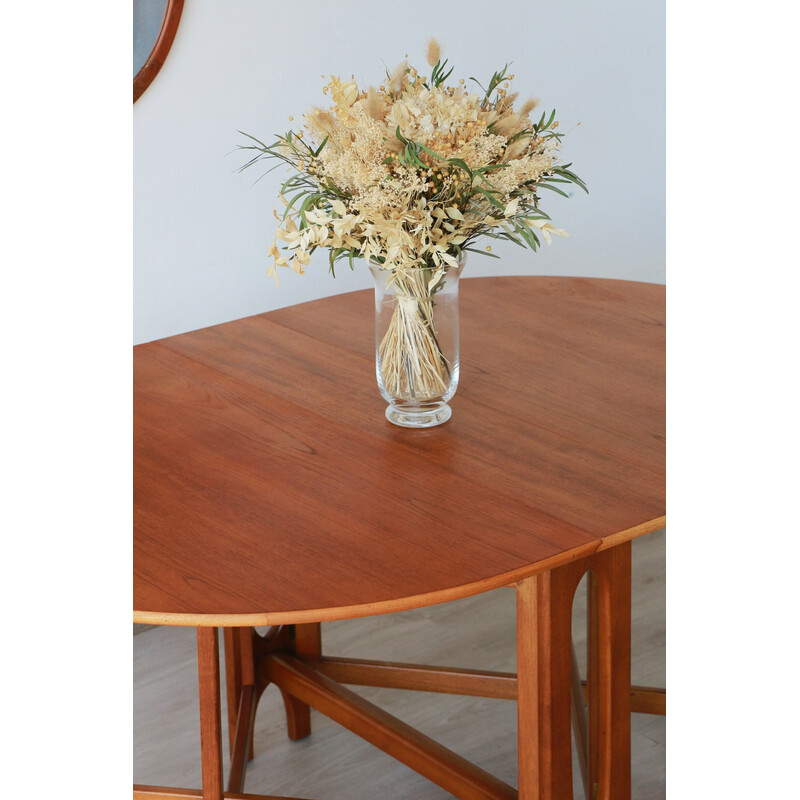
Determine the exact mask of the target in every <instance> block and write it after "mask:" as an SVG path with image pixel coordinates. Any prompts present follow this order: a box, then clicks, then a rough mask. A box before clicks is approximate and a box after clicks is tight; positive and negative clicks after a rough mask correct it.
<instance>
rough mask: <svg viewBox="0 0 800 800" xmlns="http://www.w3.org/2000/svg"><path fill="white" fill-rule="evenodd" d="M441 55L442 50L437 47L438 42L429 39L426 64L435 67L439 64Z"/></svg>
mask: <svg viewBox="0 0 800 800" xmlns="http://www.w3.org/2000/svg"><path fill="white" fill-rule="evenodd" d="M441 55H442V49H441V47H439V42H437V41H436V39H431V40H430V41H429V42H428V63H429V64H430V65H431V66H432V67H435V66H436V65H437V64H438V63H439V59H440V58H441Z"/></svg>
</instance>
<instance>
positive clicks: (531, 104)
mask: <svg viewBox="0 0 800 800" xmlns="http://www.w3.org/2000/svg"><path fill="white" fill-rule="evenodd" d="M538 105H539V101H538V100H537V99H536V98H535V97H532V98H531V99H530V100H526V101H525V103H524V104H523V105H522V108H521V109H520V110H519V113H520V116H521V117H524V116H525V115H526V114H530V112H531V111H533V109H534V108H536V106H538Z"/></svg>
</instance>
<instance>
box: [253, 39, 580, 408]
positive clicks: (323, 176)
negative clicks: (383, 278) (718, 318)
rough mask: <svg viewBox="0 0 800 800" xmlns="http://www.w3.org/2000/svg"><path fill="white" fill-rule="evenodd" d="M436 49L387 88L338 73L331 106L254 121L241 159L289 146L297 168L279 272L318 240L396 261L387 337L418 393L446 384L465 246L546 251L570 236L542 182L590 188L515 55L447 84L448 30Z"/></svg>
mask: <svg viewBox="0 0 800 800" xmlns="http://www.w3.org/2000/svg"><path fill="white" fill-rule="evenodd" d="M427 55H428V58H427V60H428V64H429V65H430V67H431V72H430V76H426V75H420V74H419V72H418V70H417V69H416V68H414V67H412V66H409V65H408V64H407V63H406V62H405V61H404V62H402V63H401V64H400V65H399V66H398V67H397V68H396V69H395V70H394V72H392V73H391V74H390V73H388V72H387V74H386V76H385V80H384V81H383V83H382V84H381V85H380V86H379V87H378V88H377V89H376V88H375V87H374V86H370V87H369V88H367V89H366V90H364V89H360V88H359V87H358V86H357V85H356V83H355V81H354V80H353V79H351V80H349V81H343V80H341V79H340V78H337V77H331V81H330V83H328V85H327V86H325V87H324V89H323V91H324V92H325V93H326V94H328V95H329V96H330V99H331V100H332V102H333V105H332V106H331V107H330V108H328V109H327V110H325V109H320V108H313V109H312V110H311V111H310V112H308V113H307V114H306V115H305V117H304V125H303V127H302V129H301V130H298V131H296V132H295V131H292V130H290V131H289V132H288V133H286V134H285V135H282V136H277V139H276V141H275V142H274V143H272V144H269V145H267V144H264V143H263V142H262V141H260V140H258V139H256V138H255V137H253V136H250V135H249V134H243V135H245V136H247V137H248V138H249V140H250V143H248V144H247V145H243V146H242V148H241V149H244V150H252V151H255V155H253V157H252V158H251V159H250V160H249V161H248V162H247V163H246V164H245V165H244V166H243V167H242V169H245V168H247V167H250V166H252V165H254V164H256V163H258V162H260V161H261V160H263V159H277V161H278V163H277V164H276V165H275V167H277V166H281V164H286V165H288V166H289V167H291V168H292V169H293V171H294V172H293V174H292V175H291V176H290V177H289V179H288V180H286V181H285V183H284V184H283V185H282V187H281V190H280V197H281V200H282V201H283V203H284V205H285V208H284V210H283V214H282V215H281V216H278V214H277V213H276V218H277V219H278V221H279V223H280V224H279V226H278V228H277V231H276V234H275V241H274V242H273V244H272V246H271V247H270V251H269V252H270V255H271V256H272V258H273V264H272V265H271V266H270V269H269V273H270V275H273V276H275V278H276V280H277V267H289V268H291V269H293V270H294V271H295V272H298V273H301V274H302V273H303V272H304V269H305V267H306V265H307V264H308V263H309V260H310V256H311V254H312V253H313V252H314V251H315V250H316V249H317V248H319V247H325V248H328V250H329V260H330V270H331V272H332V273H333V272H334V269H335V264H336V263H337V262H338V261H340V260H341V259H343V258H346V259H347V260H348V262H349V264H350V267H351V268H352V267H353V260H354V259H356V258H364V259H367V260H368V261H369V262H370V263H372V264H373V265H379V266H380V267H381V268H382V269H383V270H385V271H386V273H387V281H389V282H394V291H395V294H396V296H397V298H398V304H397V308H396V309H395V313H394V315H393V317H392V322H391V324H390V325H389V329H388V330H387V332H386V335H385V337H384V339H383V341H382V342H381V345H380V358H381V362H382V369H383V374H384V381H385V382H387V386H386V388H387V390H388V391H389V392H390V393H391V394H393V395H395V396H398V397H412V398H415V399H416V400H419V401H422V400H423V399H424V398H426V397H435V396H437V395H440V394H441V389H442V386H443V385H446V383H447V381H448V377H449V374H450V365H449V364H448V363H447V359H446V358H445V357H444V355H443V354H442V352H441V349H440V348H439V346H438V342H437V338H436V324H435V314H434V313H433V309H434V306H435V296H436V293H437V291H438V289H439V288H441V286H442V285H443V277H444V276H445V274H446V273H447V271H448V270H452V269H454V268H456V267H458V265H459V263H460V262H461V260H462V258H463V256H464V254H465V253H466V252H478V253H482V254H485V255H490V256H492V257H497V256H496V255H495V254H493V253H491V247H486V250H485V251H484V250H480V249H477V248H476V247H475V244H476V242H477V240H478V239H480V238H481V237H488V238H491V239H500V240H508V241H511V242H514V243H515V244H517V245H519V246H521V247H523V248H524V247H529V248H531V249H532V250H536V249H537V248H538V247H539V245H540V239H544V240H545V241H546V242H548V243H549V242H550V239H551V236H554V235H555V236H566V235H567V234H566V232H565V231H563V230H561V229H559V228H556V227H554V226H553V225H552V224H551V222H550V217H549V216H548V215H547V214H546V213H545V212H544V211H543V210H542V209H541V208H540V207H539V195H538V192H539V189H542V188H544V189H548V190H550V191H554V192H557V193H558V194H561V195H564V196H568V195H567V194H566V192H564V191H563V189H561V188H560V187H559V184H575V185H577V186H579V187H580V188H582V189H583V190H584V191H586V186H585V185H584V183H583V181H582V180H581V179H580V178H579V177H578V176H577V175H576V174H575V173H573V172H571V171H570V169H569V167H570V166H571V165H570V164H559V161H558V149H559V145H560V140H561V138H562V136H563V134H562V133H560V132H559V131H558V122H557V121H556V118H555V111H552V112H551V113H550V114H547V113H543V114H542V115H541V116H540V117H539V118H538V119H537V120H536V121H534V118H532V117H531V116H530V115H531V112H532V111H533V110H534V108H535V107H536V105H537V101H536V100H533V99H531V100H528V101H526V102H524V103H523V104H522V105H521V106H520V107H519V108H515V101H516V99H517V95H516V94H514V93H512V92H511V90H510V85H511V81H512V80H513V78H514V76H513V75H508V74H507V72H508V65H506V66H505V67H504V68H503V69H502V70H500V71H498V72H495V73H494V75H492V78H491V80H490V81H489V83H488V86H487V87H485V88H484V87H483V86H482V85H481V84H480V83H478V81H477V80H475V79H474V78H470V81H474V82H475V84H476V85H477V86H478V87H479V88H480V90H481V91H480V92H478V91H471V90H470V89H469V88H468V86H467V85H466V83H465V81H464V80H463V79H461V80H459V82H458V85H456V86H448V85H446V84H445V81H446V80H447V79H448V78H449V77H450V75H451V73H452V71H453V70H452V67H451V68H450V69H447V60H446V59H445V60H442V59H441V55H440V50H439V46H438V44H437V43H436V41H435V40H431V42H430V44H429V46H428V54H427ZM289 119H290V120H291V119H292V118H291V117H290V118H289ZM275 167H273V168H275ZM279 243H280V245H279Z"/></svg>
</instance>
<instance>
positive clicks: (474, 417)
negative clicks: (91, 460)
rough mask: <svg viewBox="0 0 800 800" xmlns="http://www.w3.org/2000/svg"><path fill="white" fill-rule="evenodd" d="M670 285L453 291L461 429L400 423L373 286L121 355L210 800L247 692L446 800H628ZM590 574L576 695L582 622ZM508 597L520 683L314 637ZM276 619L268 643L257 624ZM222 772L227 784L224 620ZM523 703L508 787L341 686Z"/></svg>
mask: <svg viewBox="0 0 800 800" xmlns="http://www.w3.org/2000/svg"><path fill="white" fill-rule="evenodd" d="M664 294H665V291H664V287H663V286H660V285H654V284H646V283H635V282H628V281H614V280H600V279H581V278H553V277H505V278H472V279H470V278H467V279H465V280H464V281H463V282H462V295H461V314H460V316H461V380H460V384H459V388H458V392H457V394H456V396H455V398H454V399H453V400H452V401H451V405H452V408H453V416H452V418H451V419H450V420H449V421H448V422H447V423H445V424H444V425H441V426H439V427H436V428H431V429H427V430H408V429H404V428H398V427H395V426H393V425H391V424H390V423H389V422H388V421H387V420H386V418H385V417H384V413H383V411H384V404H383V401H382V399H381V397H380V395H379V394H378V391H377V387H376V385H375V378H374V349H373V347H374V332H373V325H374V310H373V299H372V293H371V292H369V291H361V292H353V293H350V294H343V295H339V296H335V297H330V298H327V299H324V300H318V301H314V302H310V303H304V304H302V305H298V306H294V307H291V308H285V309H281V310H278V311H272V312H269V313H266V314H261V315H258V316H254V317H249V318H246V319H241V320H238V321H235V322H230V323H226V324H222V325H216V326H214V327H210V328H205V329H203V330H197V331H193V332H191V333H185V334H182V335H179V336H174V337H171V338H167V339H163V340H160V341H156V342H151V343H148V344H143V345H139V346H137V347H135V348H134V539H133V544H134V550H133V561H134V608H135V612H134V621H135V622H139V623H155V624H160V625H188V626H195V627H196V628H197V642H198V669H199V697H200V728H201V748H202V790H192V789H177V788H174V789H173V788H167V787H154V786H135V787H134V797H135V798H140V799H141V800H143V799H144V798H186V797H202V798H204V799H205V800H221V798H223V797H226V798H245V797H249V798H256V797H264V796H263V795H253V794H244V778H245V772H246V766H247V762H248V760H249V759H251V758H252V757H253V750H252V743H251V739H252V730H253V720H254V718H255V714H256V708H257V703H258V699H259V696H260V694H261V693H262V692H263V691H264V689H265V688H266V687H267V686H268V685H269V684H274V685H275V686H277V688H278V689H279V690H280V692H281V693H282V695H283V698H284V702H285V707H286V715H287V722H288V734H289V736H290V737H291V738H293V739H299V738H302V737H305V736H308V735H309V734H310V732H311V727H310V712H309V709H310V708H315V709H317V710H318V711H320V712H321V713H323V714H325V715H327V716H329V717H330V718H332V719H333V720H335V721H336V722H338V723H340V724H342V725H344V726H345V727H347V728H349V729H350V730H351V731H353V732H355V733H357V734H358V735H360V736H363V737H365V738H366V739H367V740H369V741H370V742H372V743H373V744H375V745H377V746H378V747H380V748H381V749H383V750H384V751H385V752H387V753H389V754H390V755H391V756H393V757H394V758H396V759H398V760H400V761H402V762H403V763H405V764H407V765H408V766H410V767H412V768H413V769H415V770H417V771H418V772H419V773H421V774H422V775H424V776H426V777H427V778H429V779H430V780H432V781H434V782H436V783H437V784H439V785H440V786H441V787H443V788H444V789H445V790H447V791H449V792H451V793H452V794H453V795H455V796H456V797H459V798H464V800H467V799H473V798H474V799H475V800H478V799H481V800H483V799H485V798H492V799H493V800H497V799H499V798H517V797H519V798H520V799H521V800H533V799H534V798H537V799H542V800H544V799H545V798H547V799H548V800H561V799H562V798H570V799H571V798H572V796H573V795H572V791H573V789H572V762H571V729H572V726H574V730H575V735H576V743H577V745H578V750H579V755H580V757H581V766H582V768H583V780H584V790H585V791H586V793H587V795H588V796H589V797H594V798H596V800H628V798H629V797H630V713H631V711H632V710H640V711H650V712H653V711H656V712H657V713H663V709H664V699H665V695H664V694H663V693H659V690H652V689H647V688H639V689H637V688H635V687H634V689H633V690H632V687H631V685H630V604H631V595H630V569H631V541H632V540H633V539H634V538H636V537H638V536H642V535H644V534H647V533H649V532H652V531H654V530H656V529H659V528H662V527H664V525H665V496H664V495H665V479H664V361H665V342H664ZM587 571H588V572H589V574H590V581H589V584H588V585H589V587H590V589H589V599H590V604H589V608H590V613H589V647H588V652H589V657H588V664H587V668H586V681H585V685H582V684H581V682H580V678H579V677H578V670H577V667H576V665H575V663H574V651H573V648H572V641H571V608H572V599H573V595H574V592H575V589H576V587H577V585H578V582H579V581H580V579H581V577H582V576H583V575H584V574H585V573H586V572H587ZM504 586H505V587H513V589H514V590H515V591H516V595H517V671H516V673H515V674H511V673H485V672H477V671H474V670H467V669H464V670H458V669H453V668H437V667H434V666H430V667H429V666H419V665H409V664H395V663H386V662H377V661H367V660H363V659H346V658H329V657H326V656H325V655H324V654H323V653H322V647H321V636H320V623H322V622H325V621H328V620H339V619H348V618H356V617H361V616H367V615H375V614H385V613H389V612H393V611H399V610H403V609H413V608H420V607H423V606H428V605H432V604H435V603H441V602H445V601H448V600H453V599H456V598H461V597H466V596H468V595H474V594H478V593H481V592H485V591H488V590H491V589H496V588H499V587H504ZM264 626H268V632H267V633H266V634H264V635H262V634H260V633H259V632H258V631H256V630H254V628H255V627H260V628H263V627H264ZM219 628H222V629H223V630H224V661H225V679H224V688H225V691H226V692H227V701H228V709H229V713H228V720H227V723H228V726H229V731H230V742H231V767H230V770H229V774H228V779H227V782H226V783H223V768H222V764H223V758H222V732H221V731H222V724H221V695H220V692H221V688H222V685H223V680H222V677H221V667H220V658H219V655H220V654H219V645H218V641H219V640H218V635H217V634H218V629H219ZM348 684H349V685H359V684H361V685H374V686H391V687H396V688H406V689H416V690H424V691H438V692H450V693H457V694H468V695H477V696H485V697H496V698H504V699H506V700H509V699H511V700H516V702H517V705H518V712H517V713H518V734H517V735H518V766H519V770H518V773H519V776H518V784H519V785H518V788H515V787H512V786H509V785H507V784H506V783H504V782H502V781H500V780H498V779H497V778H495V777H493V776H492V775H490V774H489V773H487V772H485V771H484V770H482V769H480V768H478V767H477V766H475V765H473V764H471V763H469V762H468V761H466V760H465V759H463V758H461V757H460V756H458V755H456V754H455V753H453V752H452V751H450V750H448V749H446V748H444V747H442V746H441V745H440V744H438V743H437V742H435V741H433V740H432V739H430V738H429V737H427V736H425V735H423V734H422V733H420V732H418V731H416V730H414V729H413V728H411V727H409V726H408V725H406V724H404V723H403V722H401V721H400V720H398V719H396V718H394V717H392V716H390V715H389V714H387V713H386V712H384V711H383V710H381V709H380V708H378V707H376V706H374V705H373V704H371V703H368V702H367V701H366V700H364V699H363V698H362V697H360V696H359V695H357V694H356V693H355V692H353V691H352V690H350V689H348V688H345V685H348Z"/></svg>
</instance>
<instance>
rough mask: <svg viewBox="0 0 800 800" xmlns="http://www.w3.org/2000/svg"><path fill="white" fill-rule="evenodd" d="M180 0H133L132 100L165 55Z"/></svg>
mask: <svg viewBox="0 0 800 800" xmlns="http://www.w3.org/2000/svg"><path fill="white" fill-rule="evenodd" d="M181 11H183V0H133V102H134V103H135V102H136V101H137V100H138V99H139V97H141V95H142V92H143V91H144V90H145V89H146V88H147V87H148V86H149V85H150V84H151V83H152V82H153V78H155V77H156V75H158V71H159V70H160V69H161V67H162V65H163V64H164V61H165V60H166V58H167V53H169V49H170V47H172V41H173V40H174V39H175V31H176V30H178V22H179V21H180V18H181Z"/></svg>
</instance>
